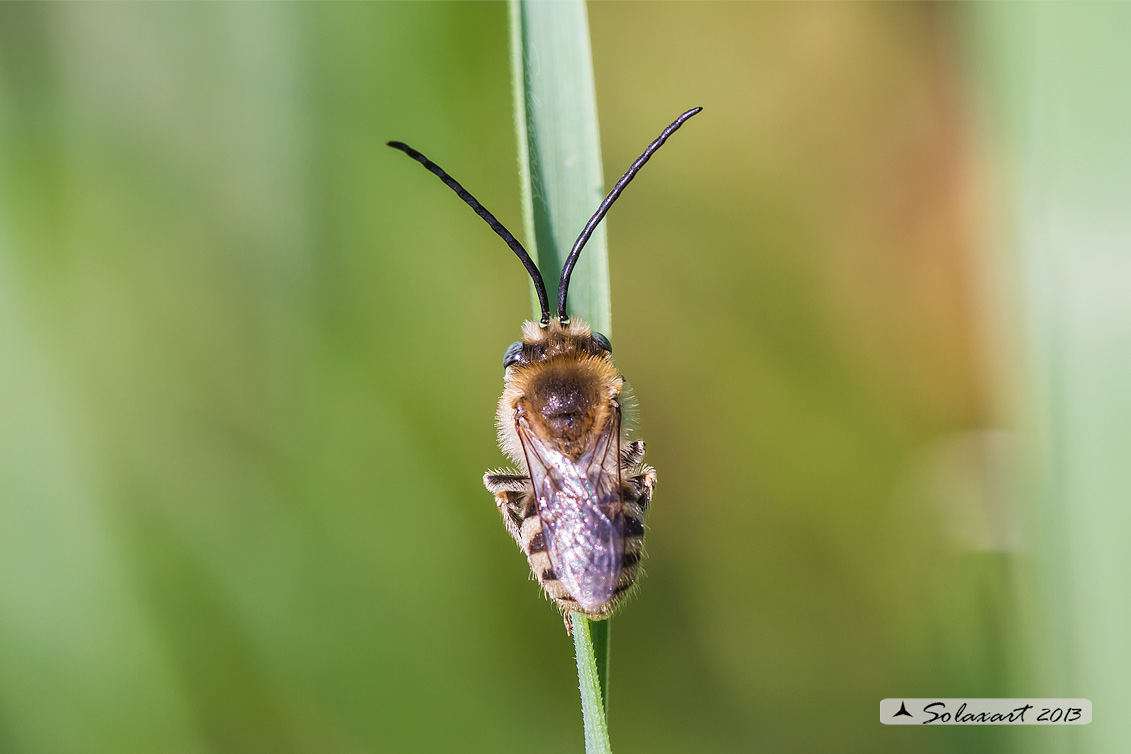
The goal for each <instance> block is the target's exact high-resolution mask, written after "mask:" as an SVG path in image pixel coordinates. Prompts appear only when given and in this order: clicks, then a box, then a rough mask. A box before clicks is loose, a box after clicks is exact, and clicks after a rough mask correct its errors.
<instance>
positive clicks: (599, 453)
mask: <svg viewBox="0 0 1131 754" xmlns="http://www.w3.org/2000/svg"><path fill="white" fill-rule="evenodd" d="M515 427H516V429H517V430H518V436H519V439H520V440H521V441H522V448H523V451H524V452H525V453H526V465H527V468H528V469H530V481H531V483H532V484H533V487H534V494H535V499H536V501H537V505H538V514H539V517H540V518H541V519H542V527H543V531H544V533H545V534H544V536H545V540H546V544H547V548H548V549H549V554H550V562H551V563H552V564H553V566H554V571H555V573H556V574H557V576H558V579H559V580H560V581H561V583H562V586H564V587H565V588H566V591H568V592H569V594H570V596H571V597H573V598H574V599H575V600H577V602H578V604H580V605H581V606H582V608H584V609H585V610H596V609H598V608H600V607H602V606H603V605H605V604H606V603H608V601H609V600H610V599H612V596H613V592H614V590H615V589H616V585H617V580H618V579H619V577H620V571H621V562H622V559H623V556H624V514H623V507H624V505H623V503H624V501H623V499H622V494H623V493H622V492H621V480H620V464H619V463H618V462H617V461H618V450H619V446H620V409H619V407H616V406H614V407H613V411H612V412H610V415H609V418H608V421H606V422H605V426H604V427H603V428H602V429H601V431H600V432H599V433H597V434H596V435H595V436H594V440H593V442H592V443H591V444H590V445H589V446H588V447H587V448H586V449H585V451H584V452H583V453H582V454H581V456H580V457H579V458H578V459H577V460H576V461H574V460H572V459H570V458H569V457H568V456H565V455H563V454H562V453H560V452H558V451H557V450H555V449H554V448H552V447H550V446H549V445H548V444H546V443H545V442H543V441H542V440H541V439H539V437H538V436H537V435H536V434H535V433H534V432H532V431H531V429H530V425H529V424H527V422H526V419H525V418H523V417H521V416H520V417H519V418H518V419H517V421H516V422H515Z"/></svg>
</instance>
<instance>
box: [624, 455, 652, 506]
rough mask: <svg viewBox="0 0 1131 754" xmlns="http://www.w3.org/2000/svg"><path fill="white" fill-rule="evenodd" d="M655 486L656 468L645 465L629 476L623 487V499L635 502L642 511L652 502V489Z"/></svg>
mask: <svg viewBox="0 0 1131 754" xmlns="http://www.w3.org/2000/svg"><path fill="white" fill-rule="evenodd" d="M655 487H656V470H655V469H654V468H652V467H651V466H645V467H644V468H643V469H642V470H641V472H640V473H639V474H637V475H636V476H634V477H631V478H629V480H628V484H627V485H626V488H625V494H624V497H625V500H626V501H628V502H630V503H635V504H636V505H637V506H639V508H640V511H641V512H642V513H643V512H644V511H647V510H648V505H649V504H650V503H651V502H652V490H653V489H655Z"/></svg>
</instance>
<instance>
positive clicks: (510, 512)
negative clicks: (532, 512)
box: [495, 490, 534, 549]
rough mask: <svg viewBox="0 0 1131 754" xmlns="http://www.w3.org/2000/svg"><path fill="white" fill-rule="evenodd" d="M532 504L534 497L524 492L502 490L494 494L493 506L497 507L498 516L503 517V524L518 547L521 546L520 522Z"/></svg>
mask: <svg viewBox="0 0 1131 754" xmlns="http://www.w3.org/2000/svg"><path fill="white" fill-rule="evenodd" d="M533 502H534V496H533V495H530V494H529V493H527V492H526V491H525V490H524V491H522V492H511V491H509V490H502V491H500V492H496V493H495V505H497V506H498V508H499V514H500V515H502V517H503V524H504V525H505V526H506V527H507V531H508V532H510V535H511V536H512V537H514V541H515V542H517V543H518V546H519V547H522V546H523V543H522V522H523V520H524V519H525V518H526V515H527V511H528V510H529V508H530V506H531V505H532V504H533ZM523 549H525V548H523Z"/></svg>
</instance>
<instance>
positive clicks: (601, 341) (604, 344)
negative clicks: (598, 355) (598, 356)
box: [593, 332, 613, 353]
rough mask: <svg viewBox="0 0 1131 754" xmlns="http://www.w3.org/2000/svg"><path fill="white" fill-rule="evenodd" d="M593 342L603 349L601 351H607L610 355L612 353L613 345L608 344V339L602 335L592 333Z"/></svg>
mask: <svg viewBox="0 0 1131 754" xmlns="http://www.w3.org/2000/svg"><path fill="white" fill-rule="evenodd" d="M593 341H594V342H595V343H596V344H597V345H599V346H600V347H601V348H603V349H605V350H606V351H608V352H609V353H612V352H613V344H612V343H610V342H609V339H608V338H606V337H605V336H604V335H602V334H601V333H599V332H594V333H593Z"/></svg>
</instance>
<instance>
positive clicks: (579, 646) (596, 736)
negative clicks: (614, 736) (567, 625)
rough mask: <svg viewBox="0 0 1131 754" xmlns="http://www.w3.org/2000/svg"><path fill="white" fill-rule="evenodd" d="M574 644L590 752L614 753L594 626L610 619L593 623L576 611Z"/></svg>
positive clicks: (586, 739) (586, 737)
mask: <svg viewBox="0 0 1131 754" xmlns="http://www.w3.org/2000/svg"><path fill="white" fill-rule="evenodd" d="M572 618H573V647H574V651H575V652H576V653H577V682H578V685H579V686H580V687H581V713H582V716H583V717H584V719H585V752H586V754H611V752H612V749H611V748H610V747H609V729H608V727H607V725H606V723H605V709H604V705H603V704H602V703H601V682H600V680H599V678H600V676H599V673H598V671H597V658H596V654H595V652H594V651H593V645H594V644H595V641H594V639H593V635H592V633H590V627H591V626H601V625H606V624H608V621H599V622H597V623H590V622H589V621H587V620H586V619H585V616H583V615H581V613H573V615H572Z"/></svg>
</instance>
